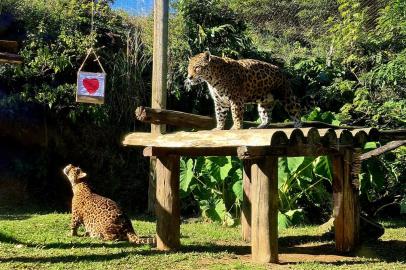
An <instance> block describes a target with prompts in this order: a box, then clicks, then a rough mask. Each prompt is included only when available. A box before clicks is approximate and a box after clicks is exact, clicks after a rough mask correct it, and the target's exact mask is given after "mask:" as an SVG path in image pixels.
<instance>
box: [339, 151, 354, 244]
mask: <svg viewBox="0 0 406 270" xmlns="http://www.w3.org/2000/svg"><path fill="white" fill-rule="evenodd" d="M353 159H354V158H353V150H349V149H348V150H344V151H343V153H342V155H335V156H333V162H332V163H333V200H334V208H333V216H334V218H335V219H334V228H335V244H336V249H337V251H338V252H352V251H354V250H355V248H356V246H357V244H358V241H359V204H358V190H357V189H356V187H355V186H354V185H353V179H352V177H353V176H352V175H353V174H352V166H353V164H352V162H353Z"/></svg>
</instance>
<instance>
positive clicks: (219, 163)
mask: <svg viewBox="0 0 406 270" xmlns="http://www.w3.org/2000/svg"><path fill="white" fill-rule="evenodd" d="M228 163H229V162H228V159H227V157H208V158H206V161H205V171H206V173H207V174H208V175H209V176H210V178H211V179H212V180H214V181H223V180H224V179H225V178H222V175H224V174H225V172H227V174H228V171H230V169H231V167H230V168H225V169H221V168H222V167H227V166H226V165H227V164H228ZM230 166H231V164H230Z"/></svg>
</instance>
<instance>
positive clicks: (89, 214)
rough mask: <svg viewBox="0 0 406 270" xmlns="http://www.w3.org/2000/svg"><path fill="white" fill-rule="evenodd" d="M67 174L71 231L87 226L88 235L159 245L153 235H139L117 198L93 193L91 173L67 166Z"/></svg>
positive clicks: (65, 169)
mask: <svg viewBox="0 0 406 270" xmlns="http://www.w3.org/2000/svg"><path fill="white" fill-rule="evenodd" d="M63 173H64V174H65V176H66V177H67V178H68V180H69V182H70V183H71V185H72V189H73V198H72V223H71V229H72V231H71V234H72V236H77V235H78V233H77V230H78V227H79V226H80V225H81V224H82V225H84V227H85V230H86V235H89V236H91V237H98V238H101V239H103V240H109V241H112V240H127V241H129V242H131V243H134V244H149V245H156V239H155V238H153V237H139V236H138V235H137V234H136V233H135V231H134V228H133V226H132V224H131V221H130V219H129V218H128V217H127V216H126V215H125V214H124V213H123V211H122V210H121V209H120V207H119V206H118V205H117V203H115V202H114V201H112V200H110V199H108V198H106V197H102V196H100V195H97V194H96V193H93V192H92V191H91V189H90V187H89V186H88V184H87V183H86V179H85V177H86V176H87V174H86V173H85V172H83V171H82V170H81V169H80V168H79V167H75V166H72V165H71V164H69V165H67V166H66V167H65V168H64V169H63Z"/></svg>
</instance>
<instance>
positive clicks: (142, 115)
mask: <svg viewBox="0 0 406 270" xmlns="http://www.w3.org/2000/svg"><path fill="white" fill-rule="evenodd" d="M135 117H136V119H137V120H139V121H141V122H144V123H152V124H155V125H158V124H161V125H163V124H165V125H171V126H176V127H185V128H201V129H212V128H214V127H215V126H216V119H215V118H214V117H210V116H203V115H199V114H193V113H185V112H180V111H174V110H166V109H162V108H150V107H144V106H140V107H137V109H136V110H135ZM243 126H244V128H250V127H257V126H258V123H256V122H252V121H244V123H243ZM288 128H291V129H293V128H294V123H293V122H286V123H271V124H269V125H268V126H267V129H288ZM302 128H325V129H328V128H331V129H348V130H354V129H363V127H356V126H335V125H331V124H327V123H323V122H319V121H308V122H303V123H302Z"/></svg>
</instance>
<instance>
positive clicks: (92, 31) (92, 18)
mask: <svg viewBox="0 0 406 270" xmlns="http://www.w3.org/2000/svg"><path fill="white" fill-rule="evenodd" d="M93 28H94V0H93V1H92V14H91V23H90V35H91V36H92V35H93V33H94V29H93ZM92 47H93V42H92Z"/></svg>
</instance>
